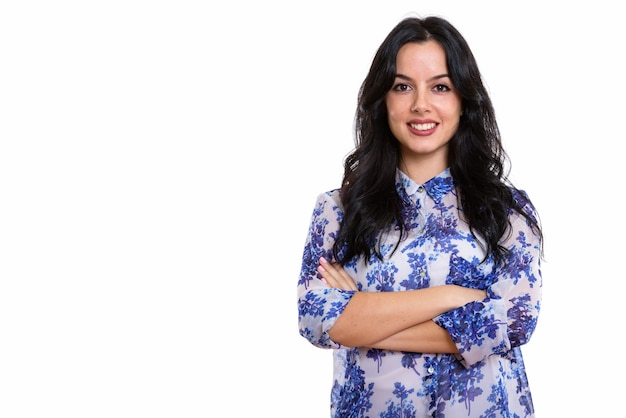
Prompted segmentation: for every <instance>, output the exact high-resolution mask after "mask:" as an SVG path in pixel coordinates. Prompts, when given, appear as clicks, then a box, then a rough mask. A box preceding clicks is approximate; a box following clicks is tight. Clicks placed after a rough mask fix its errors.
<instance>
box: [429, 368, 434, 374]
mask: <svg viewBox="0 0 626 418" xmlns="http://www.w3.org/2000/svg"><path fill="white" fill-rule="evenodd" d="M433 373H435V368H434V367H433V366H430V367H429V368H428V374H433Z"/></svg>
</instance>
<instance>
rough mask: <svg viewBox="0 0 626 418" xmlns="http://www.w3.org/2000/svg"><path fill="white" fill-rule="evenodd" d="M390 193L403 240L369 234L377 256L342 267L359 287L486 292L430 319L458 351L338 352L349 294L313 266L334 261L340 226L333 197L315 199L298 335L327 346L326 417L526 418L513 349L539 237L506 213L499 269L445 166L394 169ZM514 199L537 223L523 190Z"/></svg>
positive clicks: (530, 411) (537, 298)
mask: <svg viewBox="0 0 626 418" xmlns="http://www.w3.org/2000/svg"><path fill="white" fill-rule="evenodd" d="M396 189H397V191H398V193H399V194H400V196H401V198H402V199H403V201H404V202H405V203H406V205H405V206H406V209H405V213H404V214H403V216H404V217H405V224H406V229H407V230H406V231H405V237H406V239H403V240H402V241H401V242H400V245H399V247H398V248H397V249H395V251H394V248H395V247H396V244H397V241H398V237H399V235H398V234H399V233H400V231H399V230H398V228H391V229H390V231H388V232H387V233H386V234H382V235H381V237H379V238H378V241H377V243H378V244H380V246H379V248H380V249H381V251H382V255H383V259H382V260H381V259H379V258H377V257H371V259H370V260H367V261H366V260H364V259H363V257H360V258H358V259H354V260H353V261H351V262H349V263H347V264H346V265H345V266H344V268H345V269H346V271H347V272H348V274H350V276H351V277H352V278H353V279H354V280H355V282H356V285H357V288H358V289H359V291H364V292H399V291H403V290H410V289H421V288H426V287H431V286H439V285H443V284H457V285H461V286H465V287H470V288H478V289H483V290H485V291H486V292H487V295H488V296H487V298H486V299H484V300H482V301H476V302H471V303H468V304H466V305H464V306H462V307H459V308H457V309H453V310H451V311H448V312H446V313H444V314H442V315H439V316H438V317H436V318H434V321H435V323H436V324H438V325H439V326H441V327H443V328H444V329H446V330H447V331H448V333H449V334H450V336H451V338H452V340H453V341H454V343H455V345H456V346H457V348H458V350H459V353H457V354H430V353H415V352H404V351H389V350H382V349H375V348H368V347H345V346H342V345H341V344H338V343H336V342H334V341H333V340H331V338H330V337H329V335H328V330H329V329H330V328H332V326H333V325H334V323H335V321H336V320H337V318H338V317H339V316H341V314H342V312H343V311H344V309H345V307H346V305H347V304H348V302H350V299H351V298H352V296H353V295H354V293H355V292H354V291H347V290H342V289H337V288H329V287H328V286H326V285H325V284H324V283H323V282H322V280H321V276H320V275H319V273H317V267H318V265H319V261H318V260H319V258H320V257H326V258H327V259H328V260H330V259H332V246H333V243H334V240H335V237H336V234H337V232H338V230H339V225H340V223H341V220H342V205H341V200H340V196H339V190H331V191H329V192H326V193H322V194H320V195H319V196H318V198H317V202H316V204H315V207H314V210H313V215H312V219H311V223H310V228H309V231H308V235H307V238H306V243H305V246H304V253H303V257H302V269H301V272H300V276H299V280H298V284H297V296H298V326H299V332H300V335H301V336H303V337H304V338H306V339H307V340H308V341H309V342H310V343H311V344H313V345H314V346H317V347H320V348H325V349H332V350H333V382H334V383H333V385H332V388H331V390H330V412H331V417H334V418H347V417H381V418H387V417H403V418H408V417H416V418H418V417H446V418H456V417H472V418H474V417H533V416H534V408H533V403H532V399H531V392H530V389H529V384H528V379H527V376H526V372H525V368H524V361H523V358H522V352H521V350H520V346H522V345H523V344H525V343H527V342H528V341H529V339H530V337H531V335H532V333H533V331H534V330H535V327H536V324H537V318H538V315H539V309H540V302H541V286H542V278H541V270H540V258H541V257H540V238H539V236H538V235H537V234H536V233H535V232H533V229H532V228H531V226H530V224H529V223H528V222H527V220H526V219H525V218H524V217H523V216H521V215H519V214H518V213H517V212H513V211H511V212H510V214H509V220H510V224H511V225H510V231H509V232H510V233H507V234H505V236H504V237H503V238H502V241H501V242H502V244H503V246H505V247H506V248H508V250H509V251H508V252H507V253H506V255H505V260H504V261H505V262H504V263H502V262H501V263H498V264H497V265H496V263H495V262H494V260H493V258H492V257H488V258H487V259H486V261H484V262H481V261H483V259H484V256H485V251H484V249H483V246H481V242H479V240H478V238H477V237H475V236H474V235H473V234H472V233H471V231H470V229H469V226H468V224H467V223H466V222H465V221H464V220H463V218H462V217H461V216H460V212H461V210H460V208H459V202H458V199H457V193H456V189H455V186H454V181H453V178H452V176H451V174H450V171H449V169H446V170H445V171H444V172H443V173H441V174H440V175H438V176H436V177H434V178H432V179H431V180H429V181H427V182H426V183H424V184H423V185H420V184H417V183H415V182H414V181H412V180H411V179H410V178H409V177H408V176H406V175H405V174H404V173H402V172H401V171H399V170H398V172H397V175H396ZM512 190H513V193H514V198H515V199H516V201H517V202H518V203H520V204H521V205H522V207H524V208H525V209H526V210H527V212H528V213H530V214H531V216H536V213H535V210H534V207H533V206H532V204H531V202H530V200H529V198H528V196H527V194H526V193H525V192H523V191H520V190H516V189H512Z"/></svg>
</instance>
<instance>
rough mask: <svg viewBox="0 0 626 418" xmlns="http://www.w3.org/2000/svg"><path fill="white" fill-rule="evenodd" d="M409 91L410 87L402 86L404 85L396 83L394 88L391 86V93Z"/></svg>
mask: <svg viewBox="0 0 626 418" xmlns="http://www.w3.org/2000/svg"><path fill="white" fill-rule="evenodd" d="M410 90H411V86H409V85H408V84H404V83H398V84H396V85H395V86H393V91H399V92H403V91H410Z"/></svg>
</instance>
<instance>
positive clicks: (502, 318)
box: [434, 215, 542, 367]
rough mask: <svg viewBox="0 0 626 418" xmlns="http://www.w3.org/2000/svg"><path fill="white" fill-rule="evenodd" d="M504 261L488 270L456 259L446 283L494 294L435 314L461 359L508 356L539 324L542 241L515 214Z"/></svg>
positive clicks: (470, 362)
mask: <svg viewBox="0 0 626 418" xmlns="http://www.w3.org/2000/svg"><path fill="white" fill-rule="evenodd" d="M504 246H505V247H506V248H508V249H509V252H508V253H507V255H506V258H505V261H504V262H503V263H500V264H499V266H498V267H496V268H494V269H493V270H492V271H491V272H489V273H484V272H481V271H480V270H479V269H477V268H476V267H475V266H476V264H472V263H467V262H466V261H465V260H463V259H461V258H458V259H455V258H452V259H451V268H450V273H449V276H448V279H447V281H448V282H450V283H456V284H461V285H466V286H470V287H471V285H472V282H474V283H483V285H484V284H486V285H487V291H488V294H489V297H488V298H487V299H485V300H483V301H480V302H473V303H470V304H467V305H465V306H463V307H460V308H458V309H455V310H453V311H450V312H447V313H445V314H443V315H440V316H438V317H436V318H435V319H434V320H435V322H436V323H437V324H438V325H440V326H442V327H443V328H445V329H446V330H447V331H448V332H449V333H450V335H451V337H452V340H453V341H454V342H455V344H456V345H457V347H458V349H459V352H460V356H461V357H462V359H461V362H462V363H463V364H464V365H465V366H466V367H469V366H471V365H473V364H475V363H477V362H479V361H483V360H484V359H485V358H487V357H488V356H490V355H492V354H505V353H506V352H507V351H509V350H510V349H511V348H514V347H519V346H521V345H523V344H526V343H527V342H528V341H529V340H530V337H531V335H532V334H533V332H534V330H535V327H536V325H537V319H538V316H539V310H540V305H541V286H542V282H541V250H540V246H541V243H540V239H539V237H538V236H537V235H536V234H535V233H534V232H533V231H532V229H531V228H530V225H529V224H528V223H527V222H526V220H525V219H524V218H523V217H521V216H519V215H515V216H512V221H511V234H510V235H509V236H508V238H507V239H506V241H504Z"/></svg>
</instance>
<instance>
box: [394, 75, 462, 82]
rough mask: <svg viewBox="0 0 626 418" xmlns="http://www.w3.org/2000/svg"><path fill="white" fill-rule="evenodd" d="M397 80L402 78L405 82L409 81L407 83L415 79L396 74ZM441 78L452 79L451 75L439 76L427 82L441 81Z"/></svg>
mask: <svg viewBox="0 0 626 418" xmlns="http://www.w3.org/2000/svg"><path fill="white" fill-rule="evenodd" d="M396 78H401V79H403V80H407V81H412V80H413V79H412V78H411V77H409V76H406V75H404V74H396ZM440 78H450V75H448V74H439V75H436V76H433V77H431V78H429V79H428V80H427V81H435V80H439V79H440Z"/></svg>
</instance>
